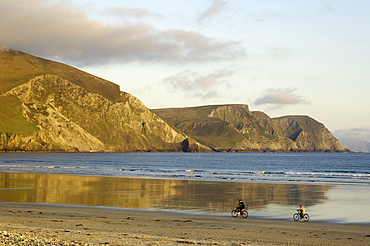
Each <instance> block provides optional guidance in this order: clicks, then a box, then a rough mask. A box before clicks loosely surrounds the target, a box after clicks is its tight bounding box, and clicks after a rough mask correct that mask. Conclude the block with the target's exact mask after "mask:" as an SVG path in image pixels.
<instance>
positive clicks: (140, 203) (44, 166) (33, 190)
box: [0, 153, 370, 223]
mask: <svg viewBox="0 0 370 246" xmlns="http://www.w3.org/2000/svg"><path fill="white" fill-rule="evenodd" d="M0 185H1V186H2V187H0V202H16V203H18V202H20V203H43V204H44V203H47V204H54V205H65V206H66V205H73V206H97V207H109V208H115V209H145V210H165V211H171V212H186V213H202V214H204V213H205V214H212V215H217V216H229V212H230V210H231V209H232V208H233V207H234V206H235V205H236V203H237V200H238V199H244V200H245V203H246V205H247V209H248V211H249V213H250V216H254V217H260V218H274V219H291V215H292V214H293V213H294V211H295V209H296V208H297V207H298V205H299V204H304V206H305V207H306V208H307V211H308V213H309V214H310V216H311V220H316V221H326V222H328V220H329V222H332V223H370V212H369V209H368V204H369V203H370V154H369V153H1V154H0Z"/></svg>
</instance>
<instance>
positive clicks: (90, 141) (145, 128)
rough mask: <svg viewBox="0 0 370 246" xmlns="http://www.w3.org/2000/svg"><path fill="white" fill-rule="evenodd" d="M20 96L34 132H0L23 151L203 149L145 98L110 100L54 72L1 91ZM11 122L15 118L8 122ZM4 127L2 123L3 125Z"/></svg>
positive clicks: (9, 145)
mask: <svg viewBox="0 0 370 246" xmlns="http://www.w3.org/2000/svg"><path fill="white" fill-rule="evenodd" d="M14 96H15V97H17V98H18V99H19V103H20V104H21V108H22V111H21V112H19V113H20V114H22V116H23V117H24V118H25V120H26V121H27V122H29V123H31V124H33V125H34V126H35V127H36V128H35V129H34V130H33V131H32V133H30V134H24V133H23V134H19V133H17V131H13V132H11V131H8V132H4V131H3V132H2V133H0V141H1V142H0V149H2V150H19V151H20V150H25V151H58V150H60V151H201V150H205V149H206V148H203V146H201V145H200V144H198V143H197V142H196V141H193V140H189V139H188V137H187V136H186V135H185V134H183V133H181V132H179V131H177V130H175V129H173V128H171V127H170V126H169V125H168V124H167V123H166V122H164V121H163V120H162V119H161V118H159V117H158V116H157V115H155V114H153V113H152V112H151V111H150V110H149V109H148V108H147V107H146V106H145V105H144V104H143V103H142V102H140V101H139V100H138V99H136V98H135V97H133V96H131V95H130V94H128V93H124V92H121V94H120V98H119V100H116V101H112V100H109V99H107V98H105V97H104V96H102V95H100V94H96V93H91V92H88V91H87V90H85V89H84V88H82V87H80V86H78V85H76V84H74V83H71V82H70V81H68V80H66V79H62V78H60V77H59V76H56V75H42V76H38V77H35V78H34V79H31V80H30V81H29V82H27V83H24V84H22V85H19V86H17V87H15V88H13V89H12V90H10V91H8V92H6V93H4V94H3V95H1V97H3V99H4V100H6V98H7V97H9V98H11V97H14ZM10 124H11V122H10ZM0 130H1V129H0Z"/></svg>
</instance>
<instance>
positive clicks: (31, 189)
mask: <svg viewBox="0 0 370 246" xmlns="http://www.w3.org/2000/svg"><path fill="white" fill-rule="evenodd" d="M331 188H332V186H330V185H308V184H276V183H275V184H268V183H239V182H216V181H201V180H170V179H142V178H122V177H97V176H74V175H56V174H33V173H0V202H16V203H55V204H68V205H81V206H105V207H118V208H134V209H158V210H166V209H170V210H196V211H199V212H205V213H224V212H229V211H230V209H231V208H233V207H234V206H235V205H236V202H237V200H238V199H240V198H241V199H243V200H245V202H246V206H247V208H248V209H259V208H263V207H265V206H267V205H271V204H277V205H294V206H296V205H297V204H300V203H303V204H305V205H307V206H311V205H316V204H320V203H322V202H324V201H325V200H326V199H327V198H326V193H327V192H328V191H329V190H330V189H331Z"/></svg>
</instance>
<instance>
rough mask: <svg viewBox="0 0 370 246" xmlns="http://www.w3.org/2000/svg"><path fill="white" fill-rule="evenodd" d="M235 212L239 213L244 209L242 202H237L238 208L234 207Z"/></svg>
mask: <svg viewBox="0 0 370 246" xmlns="http://www.w3.org/2000/svg"><path fill="white" fill-rule="evenodd" d="M235 208H236V211H238V212H241V211H242V210H243V209H245V205H244V202H243V201H242V200H239V203H238V206H236V207H235Z"/></svg>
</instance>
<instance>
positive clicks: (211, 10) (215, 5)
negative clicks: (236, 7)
mask: <svg viewBox="0 0 370 246" xmlns="http://www.w3.org/2000/svg"><path fill="white" fill-rule="evenodd" d="M226 5H227V2H226V1H221V0H213V1H212V4H211V5H210V6H209V7H208V8H207V9H206V10H205V11H204V12H203V13H202V14H201V15H200V16H199V18H198V22H199V23H200V22H202V21H204V20H206V19H208V18H211V17H213V16H215V15H217V14H218V13H220V12H221V11H222V10H223V9H224V7H225V6H226Z"/></svg>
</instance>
